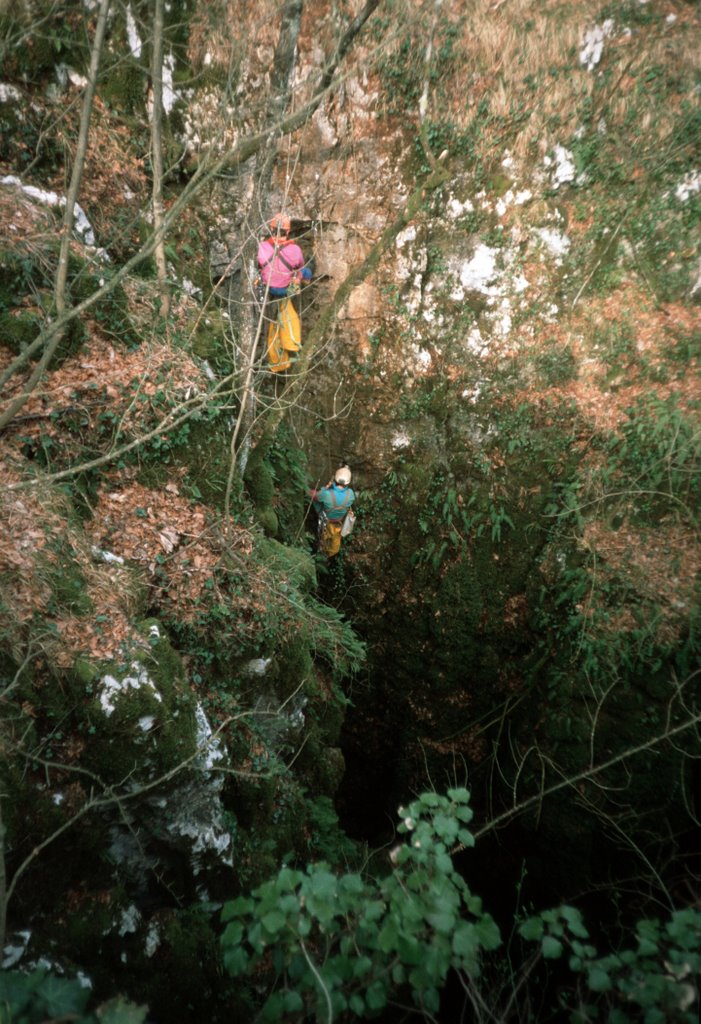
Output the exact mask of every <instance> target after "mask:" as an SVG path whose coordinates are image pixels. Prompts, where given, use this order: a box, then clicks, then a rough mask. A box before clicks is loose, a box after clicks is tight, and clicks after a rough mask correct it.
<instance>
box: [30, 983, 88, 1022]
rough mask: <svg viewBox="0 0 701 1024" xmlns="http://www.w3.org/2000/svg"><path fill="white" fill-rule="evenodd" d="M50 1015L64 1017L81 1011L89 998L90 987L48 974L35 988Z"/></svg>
mask: <svg viewBox="0 0 701 1024" xmlns="http://www.w3.org/2000/svg"><path fill="white" fill-rule="evenodd" d="M37 995H39V996H41V998H42V999H43V1000H44V1003H45V1006H46V1013H47V1014H48V1015H49V1016H50V1017H64V1016H69V1015H73V1014H75V1013H79V1012H80V1011H82V1010H83V1009H84V1008H85V1006H86V1004H87V1002H88V999H89V998H90V989H87V988H83V986H82V985H81V984H80V982H79V981H67V980H66V979H65V978H55V977H53V975H51V974H49V975H47V977H46V978H44V980H43V981H42V983H41V985H40V986H39V988H38V989H37Z"/></svg>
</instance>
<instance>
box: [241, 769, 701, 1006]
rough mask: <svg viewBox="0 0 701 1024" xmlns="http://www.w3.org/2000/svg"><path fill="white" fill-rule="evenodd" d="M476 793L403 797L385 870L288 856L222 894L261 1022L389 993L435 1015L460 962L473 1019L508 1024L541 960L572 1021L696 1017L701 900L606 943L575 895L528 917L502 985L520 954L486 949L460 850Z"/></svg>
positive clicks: (482, 917) (394, 1000) (486, 927)
mask: <svg viewBox="0 0 701 1024" xmlns="http://www.w3.org/2000/svg"><path fill="white" fill-rule="evenodd" d="M469 798H470V794H469V792H468V790H466V789H464V788H456V789H450V790H448V792H447V795H445V796H442V795H439V794H437V793H435V792H429V793H424V794H422V795H421V796H419V797H418V799H417V800H415V801H414V802H413V803H411V804H410V805H409V806H408V807H406V808H400V809H399V814H400V816H401V818H402V821H401V823H400V824H399V826H398V831H399V832H400V833H403V834H404V835H405V836H406V842H404V843H403V844H402V845H400V846H397V847H396V848H395V849H394V850H392V852H391V853H390V862H391V864H390V866H389V868H388V873H387V875H386V876H384V877H381V878H370V879H369V878H367V877H365V876H361V875H360V874H357V873H348V874H343V875H337V874H334V872H333V871H332V870H331V869H330V867H329V865H328V864H327V863H325V862H321V863H316V864H310V865H308V866H307V869H306V871H298V870H293V869H292V868H289V867H283V868H282V869H281V870H280V871H279V873H278V875H277V877H275V878H272V879H270V880H269V881H267V882H265V883H264V884H263V885H261V886H259V887H258V888H257V889H255V890H254V891H253V893H252V894H251V895H250V896H247V897H239V898H238V899H235V900H233V901H231V902H230V903H227V904H226V905H225V906H224V909H223V911H222V918H223V920H224V921H225V922H226V928H225V931H224V933H223V935H222V940H221V941H222V951H223V959H224V966H225V969H226V970H227V971H228V973H229V974H230V975H232V976H233V977H244V978H246V977H247V978H248V979H249V980H251V981H253V980H255V988H253V987H252V988H251V990H250V991H249V993H248V995H249V999H250V1003H251V1010H252V1013H253V1014H254V1015H255V1019H256V1020H257V1021H258V1020H259V1021H263V1022H279V1021H285V1022H286V1024H287V1022H290V1024H291V1022H300V1024H301V1022H302V1021H310V1020H314V1021H324V1022H326V1024H331V1022H332V1021H334V1020H337V1021H352V1020H357V1019H369V1018H374V1017H377V1016H378V1015H379V1014H380V1013H381V1012H382V1011H383V1010H384V1008H385V1007H389V1006H397V1007H399V1008H401V1009H403V1010H412V1011H413V1012H414V1013H418V1014H420V1015H423V1016H424V1017H425V1018H427V1019H429V1020H432V1019H434V1018H433V1016H432V1015H433V1014H435V1013H436V1012H438V1011H439V1010H441V996H442V992H443V989H444V988H445V985H446V981H447V979H448V975H449V972H455V974H456V976H457V977H458V978H459V980H460V982H461V984H462V988H463V991H464V994H465V999H466V1000H467V1001H469V1004H470V1005H471V1006H472V1009H473V1011H474V1014H475V1016H474V1018H472V1019H475V1020H478V1021H492V1022H494V1021H500V1022H501V1024H505V1022H506V1021H509V1020H523V1019H524V1018H523V1017H522V1015H521V1012H520V1010H521V1007H522V1005H523V1003H524V1000H526V1001H527V999H528V990H527V986H528V985H529V979H530V976H531V974H532V972H533V970H534V967H535V966H536V965H540V969H541V973H542V972H543V971H544V972H545V973H544V974H543V975H542V977H543V981H544V983H545V986H546V1001H548V1000H549V1002H550V1003H554V1002H555V1001H557V1002H558V1003H559V1007H558V1010H557V1013H558V1014H562V1012H563V1011H564V1012H565V1013H567V1018H564V1017H562V1016H558V1018H557V1019H568V1020H569V1021H570V1022H571V1024H586V1022H590V1021H591V1022H594V1021H599V1020H604V1019H605V1020H608V1021H610V1022H612V1024H633V1022H635V1021H644V1022H645V1024H664V1022H667V1021H672V1022H676V1024H692V1022H693V1021H695V1020H696V1017H695V1009H696V1008H697V1006H698V982H697V979H698V977H699V971H700V970H701V912H699V911H698V910H695V909H691V908H687V909H682V910H675V911H672V912H671V914H670V917H669V919H668V920H667V921H666V922H660V921H657V920H640V921H638V923H637V924H636V926H635V942H636V944H635V945H634V946H632V947H631V948H628V949H619V950H618V951H616V952H612V953H608V954H605V955H601V954H600V953H599V952H598V951H597V949H596V948H595V947H594V945H593V944H592V942H591V939H590V935H589V932H588V930H587V928H586V927H585V925H584V922H583V919H582V915H581V913H580V911H579V910H578V909H577V908H575V907H572V906H560V907H557V908H555V909H551V910H545V911H543V912H541V913H539V914H537V915H533V916H531V917H529V918H527V919H525V920H522V921H521V923H520V924H519V926H518V929H517V931H518V935H519V937H520V938H521V939H522V940H523V941H524V942H525V943H526V944H528V943H537V949H536V951H535V952H534V953H533V954H532V955H529V956H526V957H525V958H524V960H523V964H522V967H521V968H520V969H519V970H517V971H515V972H513V971H512V973H511V980H510V982H509V983H508V985H507V988H506V989H504V988H503V986H500V985H499V984H497V985H495V984H494V981H495V978H498V977H499V975H500V973H503V965H504V961H505V959H506V960H508V958H509V953H508V951H507V952H506V953H503V952H501V951H500V952H499V953H498V954H497V955H496V957H490V956H489V954H490V953H491V952H492V951H494V950H496V949H498V948H499V947H500V946H501V945H502V939H501V935H500V932H499V929H498V927H497V925H496V924H495V922H494V920H493V919H492V917H491V916H490V915H489V914H488V913H486V912H485V911H484V910H483V909H482V902H481V900H480V898H479V897H477V896H475V895H473V894H472V892H471V891H470V889H469V887H468V885H467V883H466V882H465V880H464V878H463V877H462V876H461V875H460V874H459V873H458V872H457V871H456V870H455V868H454V866H453V861H452V855H453V854H454V853H455V852H456V850H458V849H463V848H465V847H472V846H474V843H475V838H474V836H473V834H472V833H471V832H470V831H469V830H468V828H467V825H468V824H469V822H470V821H471V819H472V811H471V809H470V807H469ZM482 831H484V830H482ZM565 954H568V955H569V958H568V963H567V966H568V967H569V970H570V971H571V972H572V977H571V979H570V980H568V979H567V978H566V977H563V975H562V972H560V971H558V974H557V982H556V987H554V988H553V990H552V993H550V992H549V990H548V988H549V985H548V981H549V979H548V971H547V970H546V968H547V964H548V963H549V962H551V961H557V960H559V959H560V958H562V957H563V956H564V955H565ZM490 979H491V980H490ZM530 983H531V984H532V982H530ZM262 992H264V993H265V994H264V995H263V996H262V997H261V996H260V993H262ZM504 998H506V1002H503V1000H504ZM259 999H260V1000H261V1001H262V1004H263V1005H262V1008H261V1009H260V1011H259V1012H257V1011H258V1008H259Z"/></svg>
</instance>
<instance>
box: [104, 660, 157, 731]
mask: <svg viewBox="0 0 701 1024" xmlns="http://www.w3.org/2000/svg"><path fill="white" fill-rule="evenodd" d="M130 667H131V671H132V672H133V673H134V674H133V675H131V676H125V677H124V679H115V677H114V676H103V677H102V679H101V680H100V683H101V684H102V692H101V694H100V707H101V708H102V710H103V711H104V713H105V714H106V715H107V717H108V718H109V716H110V715H111V714H112V713H113V711H114V710H115V708H116V704H115V701H116V700H117V698H118V697H119V696H120V695H123V694H125V693H129V692H130V691H132V690H140V689H141V688H142V687H144V686H145V687H147V688H148V689H149V690H150V691H151V696H152V697H153V698H154V700H157V701H158V702H159V703H162V702H163V698H162V697H161V695H160V693H159V692H158V690H157V689H156V684H155V683H154V682H153V680H152V679H151V677H150V676H149V674H148V672H147V671H146V669H145V668H144V667H143V665H141V664H140V663H139V662H138V661H133V662H132V663H131V666H130Z"/></svg>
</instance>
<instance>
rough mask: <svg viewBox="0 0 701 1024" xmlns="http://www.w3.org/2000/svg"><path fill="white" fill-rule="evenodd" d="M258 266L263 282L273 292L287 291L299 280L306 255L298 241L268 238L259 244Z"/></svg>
mask: <svg viewBox="0 0 701 1024" xmlns="http://www.w3.org/2000/svg"><path fill="white" fill-rule="evenodd" d="M258 266H259V267H260V276H261V278H262V280H263V284H264V285H266V287H269V288H270V291H271V293H273V294H274V292H285V291H287V289H288V288H289V287H290V285H291V284H292V283H293V282H294V283H298V282H299V280H300V277H301V270H302V267H303V266H304V256H303V254H302V250H301V249H300V247H299V246H298V245H297V243H296V242H289V241H286V240H285V239H272V238H266V239H265V241H264V242H261V243H260V245H259V246H258Z"/></svg>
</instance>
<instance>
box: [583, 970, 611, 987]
mask: <svg viewBox="0 0 701 1024" xmlns="http://www.w3.org/2000/svg"><path fill="white" fill-rule="evenodd" d="M587 983H588V985H589V988H590V989H591V990H592V992H608V990H609V989H610V988H611V979H610V978H609V976H608V974H607V973H606V971H604V970H602V969H601V967H592V969H591V970H590V971H589V974H588V976H587Z"/></svg>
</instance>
